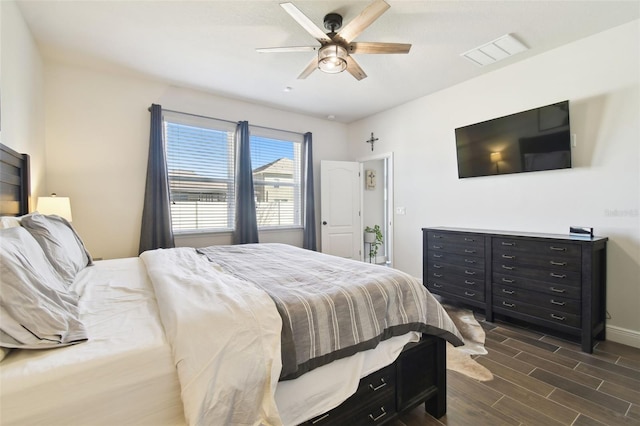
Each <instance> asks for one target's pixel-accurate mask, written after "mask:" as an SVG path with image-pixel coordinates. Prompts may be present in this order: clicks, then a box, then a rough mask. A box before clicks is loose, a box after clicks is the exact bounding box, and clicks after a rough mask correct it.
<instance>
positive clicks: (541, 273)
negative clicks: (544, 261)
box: [493, 260, 580, 286]
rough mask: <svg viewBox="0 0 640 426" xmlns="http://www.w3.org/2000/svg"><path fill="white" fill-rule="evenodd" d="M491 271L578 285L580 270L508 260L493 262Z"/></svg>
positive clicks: (554, 282)
mask: <svg viewBox="0 0 640 426" xmlns="http://www.w3.org/2000/svg"><path fill="white" fill-rule="evenodd" d="M493 272H494V273H505V274H509V275H513V276H517V277H524V278H531V279H534V280H538V281H546V282H549V283H553V284H563V285H575V286H580V272H576V271H565V270H557V269H541V268H536V267H532V266H521V265H518V264H517V263H513V262H511V261H508V260H506V261H503V260H499V261H497V262H493Z"/></svg>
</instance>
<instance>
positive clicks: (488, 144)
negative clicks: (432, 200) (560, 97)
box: [456, 101, 571, 178]
mask: <svg viewBox="0 0 640 426" xmlns="http://www.w3.org/2000/svg"><path fill="white" fill-rule="evenodd" d="M456 148H457V153H458V177H460V178H467V177H476V176H490V175H503V174H509V173H521V172H534V171H539V170H554V169H567V168H570V167H571V132H570V128H569V101H563V102H558V103H555V104H552V105H547V106H543V107H540V108H534V109H531V110H528V111H523V112H518V113H516V114H511V115H507V116H505V117H500V118H496V119H493V120H488V121H483V122H481V123H476V124H471V125H469V126H465V127H460V128H457V129H456Z"/></svg>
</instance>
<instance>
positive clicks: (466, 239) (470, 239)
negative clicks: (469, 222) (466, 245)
mask: <svg viewBox="0 0 640 426" xmlns="http://www.w3.org/2000/svg"><path fill="white" fill-rule="evenodd" d="M464 240H465V241H469V242H470V243H472V242H474V241H475V240H474V239H473V238H468V237H465V238H464Z"/></svg>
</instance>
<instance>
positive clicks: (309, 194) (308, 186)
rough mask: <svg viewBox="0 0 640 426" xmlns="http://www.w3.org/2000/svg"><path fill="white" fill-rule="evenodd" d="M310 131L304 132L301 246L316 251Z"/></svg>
mask: <svg viewBox="0 0 640 426" xmlns="http://www.w3.org/2000/svg"><path fill="white" fill-rule="evenodd" d="M311 142H312V137H311V132H307V133H305V134H304V235H303V237H302V247H303V248H306V249H309V250H313V251H317V250H318V248H317V242H316V205H315V201H314V200H315V199H314V196H313V149H312V143H311Z"/></svg>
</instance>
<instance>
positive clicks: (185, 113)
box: [147, 107, 305, 136]
mask: <svg viewBox="0 0 640 426" xmlns="http://www.w3.org/2000/svg"><path fill="white" fill-rule="evenodd" d="M147 110H148V111H151V107H149V108H147ZM162 111H167V112H173V113H175V114H183V115H190V116H192V117H199V118H208V119H210V120H218V121H224V122H226V123H233V124H238V122H237V121H231V120H224V119H222V118H216V117H209V116H207V115H200V114H192V113H190V112H182V111H176V110H173V109H165V108H162ZM249 126H250V127H258V128H260V129H265V130H275V131H277V132H285V133H293V134H294V135H301V136H304V135H305V134H304V133H300V132H294V131H292V130H282V129H276V128H273V127H265V126H258V125H255V124H249Z"/></svg>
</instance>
